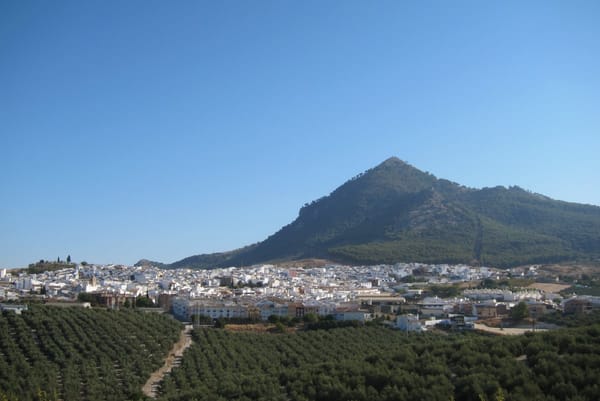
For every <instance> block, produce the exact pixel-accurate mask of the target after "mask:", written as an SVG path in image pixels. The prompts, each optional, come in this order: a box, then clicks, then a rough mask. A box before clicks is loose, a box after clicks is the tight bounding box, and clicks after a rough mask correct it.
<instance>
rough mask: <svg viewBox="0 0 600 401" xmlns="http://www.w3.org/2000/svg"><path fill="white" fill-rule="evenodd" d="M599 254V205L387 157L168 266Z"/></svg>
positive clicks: (528, 259) (548, 258) (505, 260)
mask: <svg viewBox="0 0 600 401" xmlns="http://www.w3.org/2000/svg"><path fill="white" fill-rule="evenodd" d="M599 255H600V207H597V206H590V205H581V204H575V203H567V202H562V201H556V200H553V199H550V198H548V197H545V196H542V195H539V194H534V193H531V192H528V191H526V190H523V189H521V188H518V187H510V188H505V187H495V188H483V189H471V188H467V187H464V186H461V185H459V184H456V183H453V182H450V181H448V180H444V179H438V178H436V177H435V176H433V175H431V174H428V173H425V172H422V171H420V170H418V169H416V168H415V167H413V166H411V165H409V164H407V163H405V162H403V161H401V160H400V159H398V158H395V157H393V158H390V159H388V160H386V161H384V162H383V163H381V164H380V165H378V166H377V167H375V168H373V169H370V170H368V171H366V172H365V173H363V174H360V175H358V176H356V177H354V178H352V179H351V180H349V181H348V182H346V183H345V184H343V185H342V186H340V187H339V188H337V189H336V190H334V191H333V192H332V193H331V194H330V195H328V196H325V197H323V198H321V199H318V200H316V201H313V202H311V203H310V204H306V205H305V206H304V207H302V208H301V209H300V212H299V215H298V217H297V218H296V219H295V220H294V221H293V222H292V223H290V224H289V225H287V226H285V227H283V228H282V229H281V230H279V231H278V232H276V233H275V234H273V235H271V236H270V237H268V238H267V239H266V240H264V241H262V242H260V243H258V244H254V245H252V246H249V247H245V248H241V249H238V250H235V251H231V252H224V253H219V254H210V255H197V256H192V257H189V258H186V259H183V260H181V261H179V262H175V263H173V264H171V265H168V266H169V267H201V268H206V267H216V266H232V265H242V264H245V265H249V264H254V263H260V262H268V261H285V260H294V259H301V258H325V259H331V260H337V261H340V262H345V263H357V264H374V263H395V262H425V263H437V262H448V263H483V264H488V265H495V266H500V267H508V266H514V265H519V264H527V263H545V262H558V261H563V260H569V259H573V258H596V257H598V256H599Z"/></svg>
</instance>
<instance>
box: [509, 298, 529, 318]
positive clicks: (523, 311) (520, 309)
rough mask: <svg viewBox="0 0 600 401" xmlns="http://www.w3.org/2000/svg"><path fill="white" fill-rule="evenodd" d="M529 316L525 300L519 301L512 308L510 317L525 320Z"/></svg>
mask: <svg viewBox="0 0 600 401" xmlns="http://www.w3.org/2000/svg"><path fill="white" fill-rule="evenodd" d="M528 316H529V309H528V308H527V304H526V303H525V302H523V301H521V302H519V303H518V304H516V305H515V306H513V308H512V309H511V310H510V317H511V318H513V319H514V320H523V319H525V318H526V317H528Z"/></svg>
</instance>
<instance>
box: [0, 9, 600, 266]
mask: <svg viewBox="0 0 600 401" xmlns="http://www.w3.org/2000/svg"><path fill="white" fill-rule="evenodd" d="M599 21H600V2H598V1H595V0H594V1H563V0H560V1H545V0H544V1H526V2H523V1H508V2H504V1H503V2H481V1H427V2H417V1H414V2H411V1H377V2H368V1H360V2H353V1H345V0H344V1H301V2H299V1H293V2H292V1H273V2H267V1H176V2H166V1H147V0H144V1H125V2H118V1H108V2H107V1H93V0H92V1H79V0H78V1H62V0H61V1H41V0H40V1H35V2H31V1H25V0H20V1H3V2H0V150H1V158H0V267H19V266H24V265H27V264H28V263H30V262H33V261H36V260H39V259H42V258H43V259H55V258H56V257H57V256H60V257H61V258H64V257H66V255H67V254H70V255H72V258H73V259H74V260H76V261H81V260H87V261H88V262H97V263H111V262H113V263H128V264H131V263H134V262H135V261H137V260H138V259H140V258H142V257H144V258H149V259H154V260H159V261H164V262H173V261H175V260H178V259H180V258H183V257H186V256H190V255H193V254H198V253H205V252H214V251H225V250H230V249H233V248H237V247H240V246H243V245H247V244H250V243H253V242H257V241H260V240H262V239H264V238H265V237H267V236H268V235H270V234H272V233H274V232H275V231H276V230H278V229H279V228H280V227H281V226H283V225H285V224H287V223H289V222H291V221H292V220H293V219H294V218H295V217H296V216H297V212H298V209H299V208H300V207H301V206H302V205H303V204H304V203H305V202H310V201H311V200H314V199H316V198H319V197H320V196H323V195H326V194H328V193H330V192H331V191H332V190H333V189H335V188H336V187H337V186H339V185H340V184H342V183H343V182H344V181H346V180H347V179H348V178H350V177H352V176H354V175H356V174H358V173H360V172H362V171H364V170H366V169H368V168H371V167H373V166H375V165H377V164H378V163H380V162H382V161H383V160H384V159H386V158H388V157H390V156H398V157H399V158H401V159H403V160H406V161H408V162H409V163H411V164H412V165H414V166H415V167H417V168H420V169H422V170H425V171H429V172H431V173H433V174H435V175H436V176H438V177H443V178H447V179H450V180H453V181H456V182H459V183H461V184H464V185H467V186H471V187H485V186H495V185H519V186H521V187H523V188H526V189H529V190H532V191H534V192H539V193H543V194H545V195H548V196H550V197H553V198H557V199H562V200H568V201H574V202H582V203H591V204H596V205H600V185H599V182H600V179H599V172H600V154H599V153H600V152H599V151H600V73H599V72H600V24H599V23H598V22H599Z"/></svg>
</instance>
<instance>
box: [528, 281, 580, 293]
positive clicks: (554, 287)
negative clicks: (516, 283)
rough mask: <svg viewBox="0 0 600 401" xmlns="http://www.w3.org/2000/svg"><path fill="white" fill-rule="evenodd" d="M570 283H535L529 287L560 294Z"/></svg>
mask: <svg viewBox="0 0 600 401" xmlns="http://www.w3.org/2000/svg"><path fill="white" fill-rule="evenodd" d="M569 287H570V285H569V284H553V283H533V284H531V285H530V286H528V287H527V288H533V289H536V290H540V291H544V292H547V293H553V294H558V293H559V292H561V291H562V290H564V289H566V288H569Z"/></svg>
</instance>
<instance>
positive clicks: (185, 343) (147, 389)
mask: <svg viewBox="0 0 600 401" xmlns="http://www.w3.org/2000/svg"><path fill="white" fill-rule="evenodd" d="M191 333H192V325H187V326H185V328H184V329H183V330H181V335H180V336H179V341H177V342H176V343H175V344H173V348H171V351H169V355H167V357H166V358H165V364H164V365H163V366H162V367H161V368H160V369H158V370H156V371H154V372H153V373H152V374H151V375H150V378H149V379H148V381H147V382H146V384H144V387H142V392H143V393H144V395H146V396H147V397H150V398H156V395H157V394H156V390H157V388H158V385H159V383H160V382H161V381H162V379H163V377H165V375H166V374H167V373H169V372H170V371H171V369H173V367H174V366H175V364H176V362H179V358H181V357H182V355H183V351H185V350H186V349H187V348H188V347H189V346H190V345H192V334H191Z"/></svg>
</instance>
